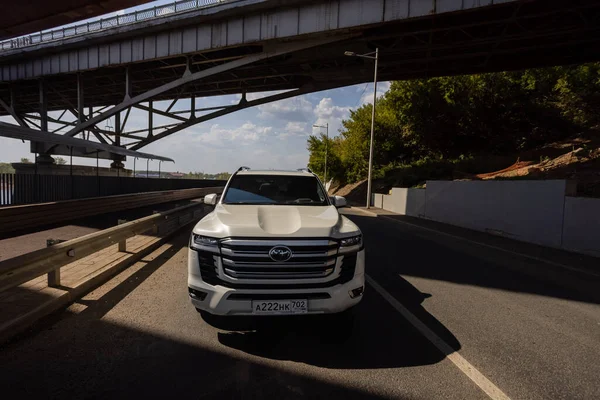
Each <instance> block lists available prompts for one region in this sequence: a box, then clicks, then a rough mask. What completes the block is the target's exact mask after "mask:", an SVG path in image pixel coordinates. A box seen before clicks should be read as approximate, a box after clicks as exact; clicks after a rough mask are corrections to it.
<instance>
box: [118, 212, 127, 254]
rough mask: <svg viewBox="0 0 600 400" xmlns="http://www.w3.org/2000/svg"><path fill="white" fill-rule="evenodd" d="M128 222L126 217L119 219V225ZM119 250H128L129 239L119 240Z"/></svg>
mask: <svg viewBox="0 0 600 400" xmlns="http://www.w3.org/2000/svg"><path fill="white" fill-rule="evenodd" d="M126 222H127V220H126V219H119V220H117V225H122V224H124V223H126ZM119 251H120V252H123V253H124V252H126V251H127V239H123V240H121V241H120V242H119Z"/></svg>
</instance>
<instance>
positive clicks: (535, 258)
mask: <svg viewBox="0 0 600 400" xmlns="http://www.w3.org/2000/svg"><path fill="white" fill-rule="evenodd" d="M352 209H353V210H357V211H359V212H362V213H363V214H365V215H368V216H372V217H381V218H385V219H387V220H390V221H393V222H397V223H399V224H405V225H410V226H413V227H415V228H419V229H423V230H426V231H430V232H434V233H437V234H438V235H444V236H449V237H451V238H454V239H458V240H462V241H464V242H469V243H473V244H477V245H479V246H482V247H487V248H490V249H494V250H498V251H502V252H504V253H508V254H512V255H514V256H519V257H524V258H528V259H530V260H535V261H539V262H543V263H545V264H548V265H554V266H555V267H560V268H564V269H568V270H571V271H576V272H579V273H582V274H585V275H590V276H594V277H600V273H595V272H592V271H588V270H584V269H581V268H577V267H572V266H570V265H566V264H561V263H557V262H554V261H550V260H546V259H544V258H539V257H535V256H530V255H527V254H523V253H517V252H516V251H511V250H507V249H503V248H502V247H498V246H493V245H491V244H485V243H481V242H477V241H475V240H471V239H467V238H464V237H461V236H456V235H452V234H451V233H446V232H442V231H438V230H436V229H432V228H426V227H424V226H420V225H417V224H411V223H410V222H406V221H400V220H397V219H395V218H390V217H388V216H387V215H379V214H376V213H374V212H371V211H366V210H362V209H360V208H352ZM525 244H527V243H525Z"/></svg>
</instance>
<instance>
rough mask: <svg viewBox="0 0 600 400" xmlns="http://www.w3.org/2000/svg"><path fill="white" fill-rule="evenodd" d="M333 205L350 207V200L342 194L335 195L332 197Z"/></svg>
mask: <svg viewBox="0 0 600 400" xmlns="http://www.w3.org/2000/svg"><path fill="white" fill-rule="evenodd" d="M331 200H332V202H333V205H334V206H335V207H336V208H344V207H348V202H347V201H346V198H345V197H342V196H333V197H332V198H331Z"/></svg>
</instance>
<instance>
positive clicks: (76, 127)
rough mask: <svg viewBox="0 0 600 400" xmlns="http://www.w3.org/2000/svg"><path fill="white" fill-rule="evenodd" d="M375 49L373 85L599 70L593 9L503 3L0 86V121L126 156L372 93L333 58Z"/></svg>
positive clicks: (364, 67) (598, 11) (584, 3)
mask: <svg viewBox="0 0 600 400" xmlns="http://www.w3.org/2000/svg"><path fill="white" fill-rule="evenodd" d="M474 21H477V22H476V23H474ZM376 47H378V48H379V50H380V62H379V73H378V74H379V79H380V80H402V79H413V78H422V77H433V76H445V75H456V74H471V73H482V72H495V71H506V70H516V69H523V68H532V67H543V66H551V65H562V64H573V63H581V62H587V61H596V60H598V59H599V58H600V4H599V2H597V1H591V0H580V1H569V2H565V1H523V2H509V3H505V4H501V5H498V6H494V7H482V8H479V9H475V10H472V11H465V12H458V13H447V14H439V15H436V16H430V17H423V18H415V19H408V20H404V21H402V22H396V23H387V24H385V25H373V26H371V27H368V28H364V27H363V28H361V29H360V30H352V29H350V30H346V31H342V32H336V33H335V34H334V35H331V36H329V37H327V38H325V39H322V38H321V39H318V38H311V37H310V36H303V37H300V38H298V39H296V40H289V41H283V40H281V41H279V42H275V43H273V42H269V43H264V44H261V43H257V44H254V45H244V46H239V47H230V48H224V49H221V50H215V51H210V52H203V53H197V54H191V55H187V56H179V57H171V58H163V59H161V60H158V61H152V62H140V63H132V64H129V65H128V66H126V67H125V66H123V67H115V68H100V69H97V70H94V71H89V72H85V73H82V74H64V75H57V76H53V77H52V79H51V80H47V81H46V82H43V83H41V81H39V80H29V81H20V82H16V83H12V84H10V85H9V84H2V85H0V99H2V100H3V101H2V102H1V103H0V114H4V115H7V114H12V115H13V116H14V117H15V119H17V121H18V122H19V123H20V124H21V125H23V126H26V125H27V126H30V127H35V126H36V125H37V127H38V128H39V129H41V130H44V129H43V128H44V126H46V127H47V123H48V121H45V122H44V117H43V115H42V114H44V113H46V110H47V111H61V112H62V111H64V113H63V114H64V115H69V116H70V117H71V118H72V119H73V118H74V120H72V121H66V120H64V118H63V119H61V118H59V119H58V120H56V118H55V119H54V121H51V122H54V123H58V124H60V123H62V124H63V128H61V130H60V131H61V132H66V134H67V135H70V136H74V135H77V134H84V132H87V135H88V136H89V134H90V133H91V134H92V135H93V136H95V137H96V138H97V140H101V141H106V142H108V143H111V144H115V145H121V146H127V147H129V148H131V149H134V150H135V149H139V148H141V147H143V146H145V145H147V144H149V143H152V142H154V141H156V140H158V139H160V138H163V137H166V136H168V135H170V134H173V133H175V132H178V131H180V130H182V129H185V128H187V127H189V126H192V125H194V124H197V123H200V122H203V121H206V120H209V119H211V118H215V117H218V116H222V115H225V114H228V113H231V112H234V111H237V110H240V109H243V108H247V107H251V106H254V105H258V104H263V103H266V102H269V101H275V100H280V99H283V98H286V97H291V96H295V95H298V94H303V93H309V92H315V91H320V90H325V89H330V88H336V87H342V86H347V85H352V84H357V83H362V82H368V81H371V80H372V74H373V65H372V63H371V62H370V61H369V60H365V59H361V58H356V57H345V56H344V55H343V54H344V51H347V50H350V51H354V52H356V53H366V52H370V51H373V50H374V49H375V48H376ZM281 90H288V91H289V92H286V93H278V94H276V95H271V96H269V97H267V98H264V99H260V100H251V101H247V100H246V98H245V96H244V97H242V100H241V101H240V103H239V104H237V105H233V106H232V105H224V106H223V107H217V108H215V109H213V110H206V109H205V110H200V109H197V108H196V107H195V99H197V98H202V97H207V96H218V95H225V94H239V93H249V92H259V91H281ZM183 99H192V100H191V101H186V104H187V106H186V107H187V109H181V107H179V106H176V104H181V103H178V101H181V100H183ZM161 100H169V101H170V103H169V105H168V107H162V108H160V109H159V108H157V107H155V105H153V104H154V102H157V101H161ZM2 104H4V107H2ZM132 108H136V109H138V110H143V111H144V112H146V113H147V114H148V126H147V129H142V130H140V129H138V130H136V131H127V130H126V129H125V127H126V125H125V124H126V121H127V118H128V116H129V113H130V111H131V109H132ZM157 115H160V116H161V117H165V118H169V120H170V123H168V124H165V125H164V126H157V125H156V124H155V123H154V121H153V118H155V117H156V116H157ZM112 116H114V117H115V129H114V131H111V130H106V129H101V128H100V122H102V121H104V120H106V119H107V118H110V117H112ZM61 117H62V116H61ZM32 124H35V125H32ZM44 124H46V125H44ZM46 130H47V129H46ZM121 138H123V140H121ZM35 151H36V152H54V153H58V154H60V153H61V149H60V147H54V148H52V149H48V148H39V147H36V148H35Z"/></svg>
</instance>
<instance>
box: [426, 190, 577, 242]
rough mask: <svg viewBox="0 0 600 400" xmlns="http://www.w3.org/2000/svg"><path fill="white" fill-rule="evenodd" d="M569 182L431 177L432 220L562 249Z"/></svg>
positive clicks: (428, 206) (429, 208)
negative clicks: (436, 178) (446, 179)
mask: <svg viewBox="0 0 600 400" xmlns="http://www.w3.org/2000/svg"><path fill="white" fill-rule="evenodd" d="M565 193H566V181H564V180H548V181H486V182H481V181H427V190H426V213H425V215H426V218H428V219H432V220H435V221H439V222H444V223H448V224H452V225H457V226H462V227H465V228H470V229H475V230H480V231H484V232H490V233H494V234H498V235H502V236H507V237H510V238H513V239H517V240H523V241H527V242H532V243H538V244H543V245H547V246H553V247H560V246H561V242H562V240H561V236H562V223H563V208H564V202H565Z"/></svg>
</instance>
